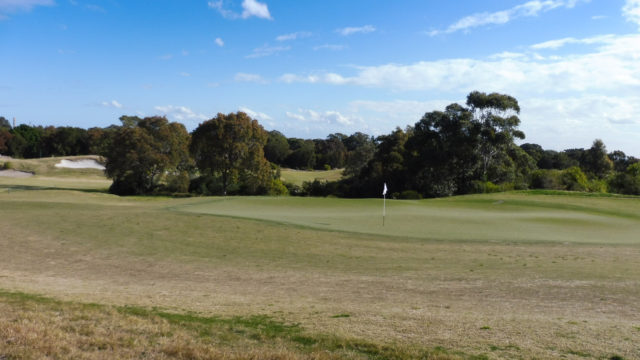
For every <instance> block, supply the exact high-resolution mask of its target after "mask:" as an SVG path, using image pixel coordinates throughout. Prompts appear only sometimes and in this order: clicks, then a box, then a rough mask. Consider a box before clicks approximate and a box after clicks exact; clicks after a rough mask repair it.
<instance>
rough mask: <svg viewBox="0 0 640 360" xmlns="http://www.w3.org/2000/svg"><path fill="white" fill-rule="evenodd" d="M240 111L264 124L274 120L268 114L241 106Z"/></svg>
mask: <svg viewBox="0 0 640 360" xmlns="http://www.w3.org/2000/svg"><path fill="white" fill-rule="evenodd" d="M238 111H242V112H243V113H245V114H247V115H249V116H250V117H251V118H253V119H257V120H260V121H263V122H265V121H269V120H273V118H272V117H271V116H269V115H267V114H265V113H263V112H257V111H253V110H251V109H249V108H248V107H246V106H240V107H239V108H238Z"/></svg>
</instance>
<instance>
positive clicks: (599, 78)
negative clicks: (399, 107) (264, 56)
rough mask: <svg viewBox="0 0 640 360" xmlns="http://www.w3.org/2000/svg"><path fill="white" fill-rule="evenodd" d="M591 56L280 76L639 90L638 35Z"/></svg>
mask: <svg viewBox="0 0 640 360" xmlns="http://www.w3.org/2000/svg"><path fill="white" fill-rule="evenodd" d="M598 42H599V45H600V46H599V47H597V48H596V49H594V50H592V51H591V52H587V53H583V54H576V55H564V56H554V57H542V56H537V55H536V54H530V56H525V57H518V58H509V57H507V58H498V59H491V58H490V59H470V58H460V59H442V60H436V61H420V62H416V63H413V64H385V65H378V66H360V67H356V68H355V70H356V71H355V74H353V75H350V76H349V75H342V74H337V73H321V74H313V75H296V74H284V75H282V76H281V77H280V80H281V81H283V82H286V83H295V82H306V83H328V84H335V85H356V86H365V87H379V88H388V89H390V90H400V91H412V90H420V91H422V90H436V91H451V92H460V91H463V92H468V91H472V90H476V89H482V90H484V91H501V92H507V93H513V94H523V93H534V94H536V93H559V92H570V91H617V92H619V93H624V92H626V91H630V90H635V91H638V87H639V86H640V67H639V66H638V65H637V64H638V61H640V35H626V36H615V37H603V38H601V39H599V40H598Z"/></svg>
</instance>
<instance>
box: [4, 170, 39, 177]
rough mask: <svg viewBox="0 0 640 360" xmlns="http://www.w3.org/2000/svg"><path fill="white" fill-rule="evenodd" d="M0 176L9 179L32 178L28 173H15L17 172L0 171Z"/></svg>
mask: <svg viewBox="0 0 640 360" xmlns="http://www.w3.org/2000/svg"><path fill="white" fill-rule="evenodd" d="M0 176H4V177H10V178H27V177H31V176H33V174H32V173H30V172H24V171H17V170H0Z"/></svg>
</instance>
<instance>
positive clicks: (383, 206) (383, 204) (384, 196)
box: [382, 194, 387, 226]
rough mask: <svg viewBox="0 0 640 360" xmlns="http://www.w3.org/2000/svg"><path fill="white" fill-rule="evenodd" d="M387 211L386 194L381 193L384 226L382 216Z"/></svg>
mask: <svg viewBox="0 0 640 360" xmlns="http://www.w3.org/2000/svg"><path fill="white" fill-rule="evenodd" d="M386 212H387V195H385V194H382V226H384V217H385V215H386Z"/></svg>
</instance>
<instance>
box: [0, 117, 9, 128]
mask: <svg viewBox="0 0 640 360" xmlns="http://www.w3.org/2000/svg"><path fill="white" fill-rule="evenodd" d="M0 129H6V130H11V123H10V122H9V120H7V119H6V118H5V117H4V116H0Z"/></svg>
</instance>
